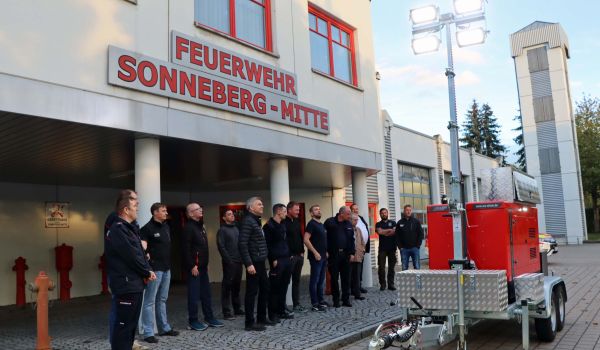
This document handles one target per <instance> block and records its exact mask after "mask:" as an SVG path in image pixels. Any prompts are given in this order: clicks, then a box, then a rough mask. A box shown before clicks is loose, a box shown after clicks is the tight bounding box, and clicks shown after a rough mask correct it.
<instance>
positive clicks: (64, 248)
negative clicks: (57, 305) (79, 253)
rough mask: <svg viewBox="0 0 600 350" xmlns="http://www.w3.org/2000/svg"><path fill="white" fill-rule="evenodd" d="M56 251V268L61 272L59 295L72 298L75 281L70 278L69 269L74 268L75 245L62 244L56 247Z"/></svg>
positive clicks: (63, 298) (64, 298) (61, 298)
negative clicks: (72, 281)
mask: <svg viewBox="0 0 600 350" xmlns="http://www.w3.org/2000/svg"><path fill="white" fill-rule="evenodd" d="M54 251H55V253H56V270H57V271H58V272H59V274H60V283H59V286H60V288H59V295H60V300H69V299H71V287H72V286H73V283H71V281H70V280H69V271H70V270H71V269H72V268H73V247H71V246H68V245H66V244H64V243H63V244H62V245H60V246H58V247H56V248H54Z"/></svg>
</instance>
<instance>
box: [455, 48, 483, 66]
mask: <svg viewBox="0 0 600 350" xmlns="http://www.w3.org/2000/svg"><path fill="white" fill-rule="evenodd" d="M452 52H453V54H454V59H455V60H456V61H457V62H461V63H469V64H478V65H479V64H483V63H484V60H483V56H482V55H481V53H480V52H478V51H474V50H473V49H467V48H462V49H460V50H453V51H452Z"/></svg>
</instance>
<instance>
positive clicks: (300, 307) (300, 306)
mask: <svg viewBox="0 0 600 350" xmlns="http://www.w3.org/2000/svg"><path fill="white" fill-rule="evenodd" d="M294 311H295V312H307V311H308V310H307V309H305V308H304V306H302V305H296V306H294Z"/></svg>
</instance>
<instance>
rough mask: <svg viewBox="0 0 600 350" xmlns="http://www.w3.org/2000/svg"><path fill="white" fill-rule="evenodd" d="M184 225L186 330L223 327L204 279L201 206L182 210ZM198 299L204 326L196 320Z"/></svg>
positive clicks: (204, 238)
mask: <svg viewBox="0 0 600 350" xmlns="http://www.w3.org/2000/svg"><path fill="white" fill-rule="evenodd" d="M186 213H187V216H188V219H189V220H188V222H187V223H186V225H185V227H184V228H183V233H182V236H183V240H182V242H183V257H184V259H185V271H187V273H188V329H192V330H195V331H203V330H205V329H206V328H208V326H211V327H223V323H222V322H221V321H219V320H217V319H216V318H215V316H214V314H213V310H212V298H211V295H210V281H209V280H208V237H207V235H206V229H205V228H204V221H203V220H202V219H203V212H202V207H200V205H199V204H198V203H190V204H188V205H187V207H186ZM198 298H199V299H200V301H201V302H202V313H203V314H204V320H205V321H206V323H207V324H208V326H207V325H206V324H205V323H203V322H200V321H198Z"/></svg>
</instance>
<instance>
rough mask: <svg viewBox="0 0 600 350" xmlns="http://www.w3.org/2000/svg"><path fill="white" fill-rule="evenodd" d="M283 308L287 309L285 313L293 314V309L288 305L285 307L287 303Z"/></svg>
mask: <svg viewBox="0 0 600 350" xmlns="http://www.w3.org/2000/svg"><path fill="white" fill-rule="evenodd" d="M284 309H285V310H284V311H287V313H289V314H292V315H293V314H294V310H292V309H290V308H289V307H287V305H286V306H285V308H284Z"/></svg>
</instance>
